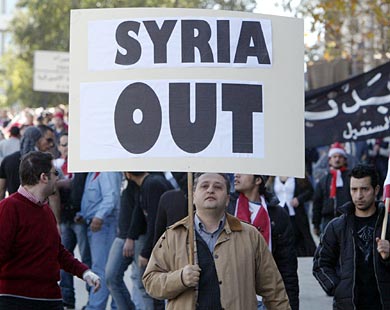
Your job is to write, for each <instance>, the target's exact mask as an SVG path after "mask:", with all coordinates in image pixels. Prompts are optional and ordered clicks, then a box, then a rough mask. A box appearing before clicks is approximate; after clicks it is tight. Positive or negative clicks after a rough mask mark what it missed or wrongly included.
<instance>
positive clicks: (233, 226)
mask: <svg viewBox="0 0 390 310" xmlns="http://www.w3.org/2000/svg"><path fill="white" fill-rule="evenodd" d="M225 215H226V221H225V226H224V227H223V229H224V230H225V231H226V233H227V234H230V233H231V232H232V231H242V225H241V221H240V220H239V219H238V218H236V217H234V216H233V215H230V214H228V213H225ZM189 224H190V223H189V217H188V216H186V217H185V218H183V219H182V220H180V221H178V222H176V223H175V224H173V225H172V226H170V228H171V229H176V228H178V227H180V226H184V227H185V228H186V229H188V227H189Z"/></svg>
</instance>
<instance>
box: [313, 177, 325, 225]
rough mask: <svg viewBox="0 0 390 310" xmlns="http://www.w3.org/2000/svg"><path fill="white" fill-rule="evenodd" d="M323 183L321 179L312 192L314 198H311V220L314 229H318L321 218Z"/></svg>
mask: <svg viewBox="0 0 390 310" xmlns="http://www.w3.org/2000/svg"><path fill="white" fill-rule="evenodd" d="M324 181H325V179H324V178H322V179H321V180H320V181H319V182H318V184H317V186H316V188H315V190H314V196H313V218H312V222H313V225H314V227H315V228H317V229H319V228H320V224H321V218H322V205H323V203H324V192H323V187H324V184H323V183H324Z"/></svg>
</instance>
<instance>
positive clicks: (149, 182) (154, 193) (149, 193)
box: [141, 175, 172, 258]
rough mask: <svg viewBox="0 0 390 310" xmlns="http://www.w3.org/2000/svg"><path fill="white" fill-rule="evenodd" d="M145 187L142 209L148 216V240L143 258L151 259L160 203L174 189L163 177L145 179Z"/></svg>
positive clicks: (143, 188)
mask: <svg viewBox="0 0 390 310" xmlns="http://www.w3.org/2000/svg"><path fill="white" fill-rule="evenodd" d="M144 182H145V185H143V186H142V193H141V195H142V196H141V197H142V203H141V205H142V209H143V211H144V212H145V215H146V240H145V245H144V247H143V249H142V250H141V256H142V257H145V258H149V257H150V254H151V253H152V250H153V239H154V228H155V224H156V216H157V210H158V203H159V201H160V197H161V195H162V194H163V193H164V192H166V191H167V190H169V189H172V187H171V186H170V184H169V183H168V181H166V180H165V179H164V178H162V177H158V176H154V175H149V176H148V178H147V179H145V181H144Z"/></svg>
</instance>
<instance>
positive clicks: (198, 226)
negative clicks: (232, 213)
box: [194, 214, 226, 253]
mask: <svg viewBox="0 0 390 310" xmlns="http://www.w3.org/2000/svg"><path fill="white" fill-rule="evenodd" d="M225 221H226V215H225V214H224V215H223V217H222V218H221V219H220V220H219V226H218V229H217V230H216V231H214V232H212V233H210V232H208V231H206V229H205V227H204V224H203V223H202V221H201V220H200V218H199V217H198V215H197V214H195V217H194V222H195V230H196V232H197V233H198V234H199V236H200V237H201V238H202V239H203V241H204V242H206V244H207V246H208V248H209V250H210V252H211V253H213V252H214V247H215V244H216V243H217V239H218V236H219V235H220V233H221V232H222V230H223V227H224V226H225Z"/></svg>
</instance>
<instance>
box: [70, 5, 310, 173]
mask: <svg viewBox="0 0 390 310" xmlns="http://www.w3.org/2000/svg"><path fill="white" fill-rule="evenodd" d="M70 68H71V83H70V97H69V100H70V103H69V106H70V139H69V141H70V150H69V167H70V169H71V170H72V171H126V170H137V171H143V170H145V171H189V172H190V171H210V172H211V171H215V172H242V173H245V172H246V173H262V174H271V175H289V176H301V177H302V176H303V175H304V118H303V115H304V85H303V83H304V79H303V22H302V20H300V19H294V18H287V17H277V16H267V15H259V14H253V13H243V12H230V11H216V10H198V9H127V8H126V9H99V10H74V11H72V14H71V49H70ZM286 159H288V160H286Z"/></svg>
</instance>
